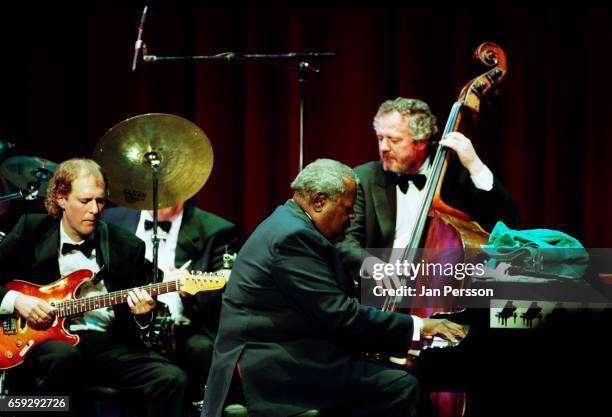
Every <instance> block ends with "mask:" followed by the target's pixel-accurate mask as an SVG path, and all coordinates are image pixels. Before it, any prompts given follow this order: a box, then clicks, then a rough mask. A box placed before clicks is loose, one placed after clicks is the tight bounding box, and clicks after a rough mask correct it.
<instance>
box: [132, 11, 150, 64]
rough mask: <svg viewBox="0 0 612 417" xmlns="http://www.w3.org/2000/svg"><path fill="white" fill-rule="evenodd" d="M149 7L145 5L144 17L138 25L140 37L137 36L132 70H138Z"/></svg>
mask: <svg viewBox="0 0 612 417" xmlns="http://www.w3.org/2000/svg"><path fill="white" fill-rule="evenodd" d="M147 8H148V6H145V7H144V10H143V11H142V17H141V18H140V25H139V26H138V37H137V38H136V43H135V44H134V59H133V60H132V71H136V63H138V51H139V50H140V48H142V30H143V29H144V22H145V18H146V17H147Z"/></svg>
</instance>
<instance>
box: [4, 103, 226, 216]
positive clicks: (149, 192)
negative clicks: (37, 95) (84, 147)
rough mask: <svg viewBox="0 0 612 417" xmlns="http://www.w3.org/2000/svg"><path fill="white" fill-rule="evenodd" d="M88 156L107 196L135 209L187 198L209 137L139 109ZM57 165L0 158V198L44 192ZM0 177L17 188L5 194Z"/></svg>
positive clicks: (208, 165) (203, 173) (204, 164)
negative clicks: (104, 177) (98, 168)
mask: <svg viewBox="0 0 612 417" xmlns="http://www.w3.org/2000/svg"><path fill="white" fill-rule="evenodd" d="M93 159H94V160H96V161H97V162H98V163H99V164H100V165H101V166H102V167H103V168H104V170H105V172H106V174H107V177H108V182H109V195H108V198H109V200H110V201H112V202H113V203H115V204H117V205H119V206H123V207H127V208H131V209H136V210H153V208H154V207H156V206H157V207H158V208H164V207H171V206H174V205H176V204H179V203H181V202H183V201H186V200H188V199H189V198H190V197H192V196H193V195H194V194H195V193H197V192H198V191H199V190H200V189H201V188H202V187H203V186H204V184H205V183H206V180H207V179H208V177H209V176H210V173H211V171H212V167H213V160H214V158H213V150H212V146H211V144H210V140H209V139H208V137H207V136H206V134H205V133H204V132H203V131H202V130H201V129H200V128H199V127H198V126H197V125H195V124H194V123H192V122H190V121H189V120H186V119H184V118H182V117H179V116H175V115H171V114H163V113H149V114H143V115H140V116H135V117H132V118H130V119H127V120H125V121H123V122H121V123H119V124H117V125H116V126H114V127H113V128H111V129H110V130H109V131H108V132H107V133H106V134H105V135H104V136H103V137H102V139H100V141H99V142H98V144H97V145H96V147H95V150H94V154H93ZM57 166H58V165H57V164H56V163H54V162H51V161H48V160H46V159H43V158H37V157H30V156H13V157H10V158H8V159H6V160H4V161H3V162H2V164H1V165H0V174H1V176H0V180H1V181H2V182H0V187H2V188H0V202H4V201H8V200H12V199H18V198H25V199H30V200H33V199H35V198H36V197H44V196H45V194H46V192H47V187H48V185H49V180H50V179H51V177H52V176H53V173H54V172H55V170H56V169H57ZM4 179H5V180H6V181H8V182H9V183H10V184H12V185H13V186H14V187H15V188H16V189H17V191H16V192H14V193H10V194H9V193H8V188H7V187H6V184H4ZM155 199H156V200H157V204H154V200H155ZM0 207H1V206H0ZM0 214H2V213H1V212H0Z"/></svg>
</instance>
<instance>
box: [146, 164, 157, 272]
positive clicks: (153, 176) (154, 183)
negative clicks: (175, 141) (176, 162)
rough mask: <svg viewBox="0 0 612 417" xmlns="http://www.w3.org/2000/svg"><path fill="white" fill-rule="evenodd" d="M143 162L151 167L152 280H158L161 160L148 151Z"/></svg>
mask: <svg viewBox="0 0 612 417" xmlns="http://www.w3.org/2000/svg"><path fill="white" fill-rule="evenodd" d="M144 157H145V164H148V165H149V166H150V167H151V180H152V181H151V182H152V186H153V234H152V236H151V241H152V242H153V282H158V278H159V269H158V268H157V265H158V263H159V240H160V239H159V235H158V234H157V210H158V205H159V203H158V198H159V195H158V190H159V165H160V163H161V160H160V159H159V155H158V154H157V152H148V153H146V154H145V156H144Z"/></svg>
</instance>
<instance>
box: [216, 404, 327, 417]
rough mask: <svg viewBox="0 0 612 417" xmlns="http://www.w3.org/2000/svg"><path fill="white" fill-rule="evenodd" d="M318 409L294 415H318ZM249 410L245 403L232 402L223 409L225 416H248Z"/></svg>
mask: <svg viewBox="0 0 612 417" xmlns="http://www.w3.org/2000/svg"><path fill="white" fill-rule="evenodd" d="M318 415H319V411H318V410H306V411H304V412H303V413H300V414H296V415H295V416H292V417H317V416H318ZM247 416H248V412H247V409H246V407H245V406H244V405H241V404H230V405H228V406H226V407H225V408H224V409H223V417H247Z"/></svg>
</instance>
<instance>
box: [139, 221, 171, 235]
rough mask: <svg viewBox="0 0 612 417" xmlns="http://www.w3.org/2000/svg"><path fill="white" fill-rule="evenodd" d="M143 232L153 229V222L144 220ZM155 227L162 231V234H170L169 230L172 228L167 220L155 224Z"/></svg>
mask: <svg viewBox="0 0 612 417" xmlns="http://www.w3.org/2000/svg"><path fill="white" fill-rule="evenodd" d="M144 226H145V230H151V229H153V222H152V221H151V220H145V224H144ZM157 227H159V228H160V229H162V230H163V231H164V232H166V233H168V232H170V228H171V227H172V222H171V221H169V220H165V221H163V222H157Z"/></svg>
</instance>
